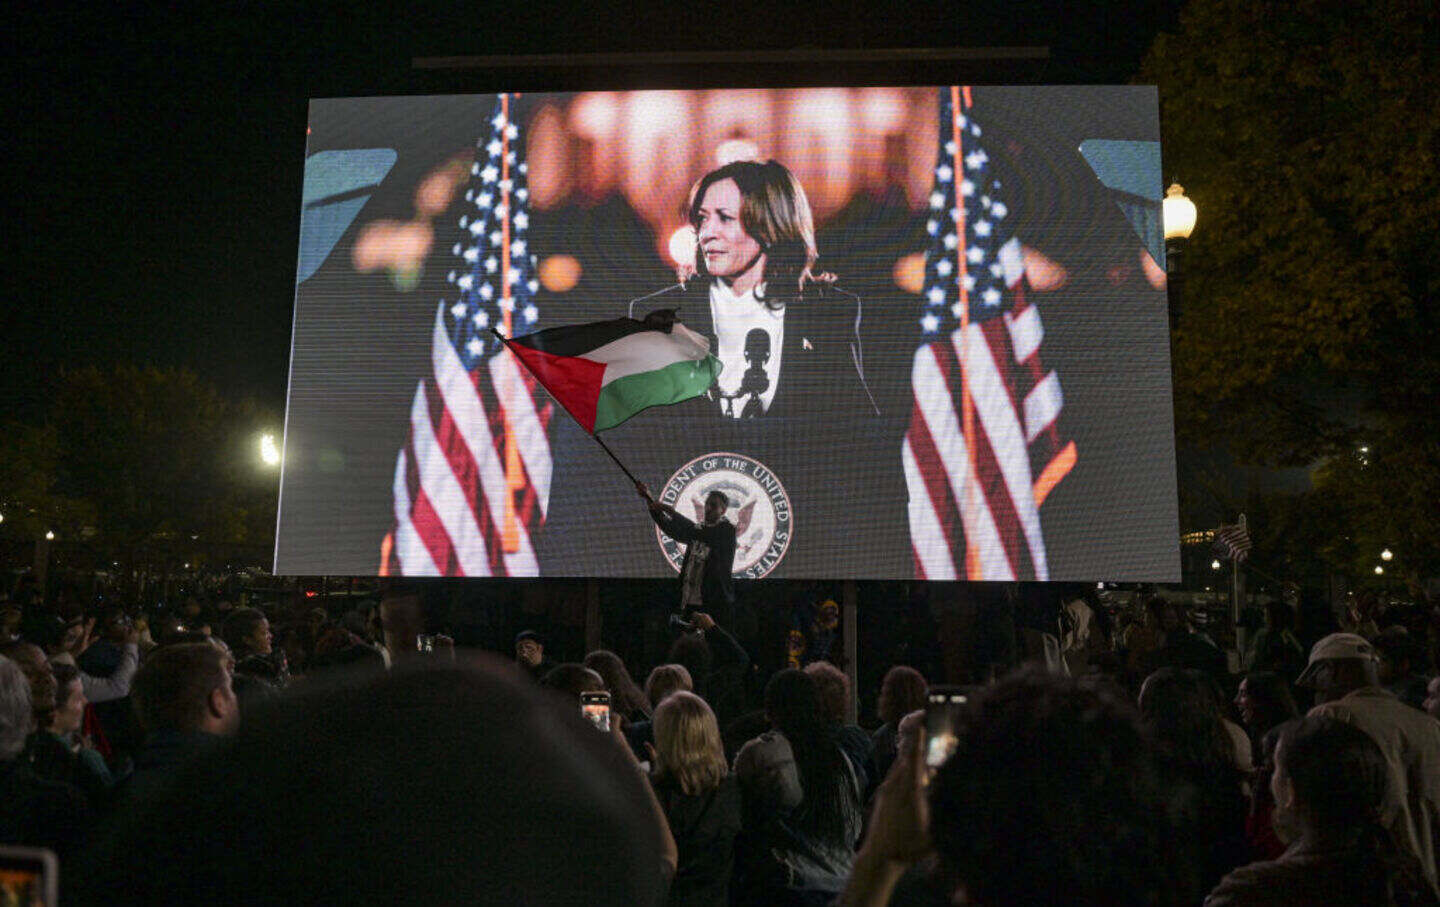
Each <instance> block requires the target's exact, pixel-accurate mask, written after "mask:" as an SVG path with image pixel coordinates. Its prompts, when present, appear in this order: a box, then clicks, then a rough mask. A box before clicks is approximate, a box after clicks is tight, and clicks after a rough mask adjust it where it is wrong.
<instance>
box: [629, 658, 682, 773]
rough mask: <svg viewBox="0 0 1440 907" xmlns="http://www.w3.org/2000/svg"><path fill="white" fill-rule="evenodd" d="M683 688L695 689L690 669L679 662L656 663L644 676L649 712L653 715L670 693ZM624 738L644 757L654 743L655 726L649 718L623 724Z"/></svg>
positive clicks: (640, 756)
mask: <svg viewBox="0 0 1440 907" xmlns="http://www.w3.org/2000/svg"><path fill="white" fill-rule="evenodd" d="M679 690H684V691H685V692H687V693H693V692H694V691H695V682H694V680H693V679H692V678H691V677H690V669H689V668H687V667H685V666H684V665H679V664H663V665H656V666H655V667H654V668H653V669H651V671H650V676H649V677H647V678H645V699H646V700H647V701H649V703H650V713H651V714H652V715H653V714H654V713H655V709H657V708H659V707H660V703H662V702H664V701H665V698H666V697H667V696H669V695H670V694H671V693H674V692H676V691H679ZM625 738H626V739H627V740H629V741H630V749H631V750H633V751H634V752H635V755H636V756H638V757H639V758H641V759H644V758H646V755H645V754H646V753H647V752H649V748H650V747H651V746H653V745H654V743H655V728H654V724H653V722H652V721H651V720H650V719H645V720H643V721H636V722H634V723H633V724H627V725H626V726H625Z"/></svg>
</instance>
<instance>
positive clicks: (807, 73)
mask: <svg viewBox="0 0 1440 907" xmlns="http://www.w3.org/2000/svg"><path fill="white" fill-rule="evenodd" d="M1179 5H1180V4H1179V0H1152V2H1148V3H1146V2H1141V0H1124V2H1113V3H1102V2H1094V0H1091V2H1083V3H1081V2H1069V3H1067V2H1062V0H1048V2H1010V3H990V4H985V5H976V4H966V5H962V4H956V3H943V2H934V0H920V2H905V3H902V4H897V5H895V6H892V5H891V4H889V3H886V4H884V5H883V6H882V5H879V4H865V3H860V2H854V0H852V2H848V3H829V4H800V3H788V2H778V3H777V2H766V3H757V2H751V0H745V2H738V3H736V2H732V3H725V4H718V5H713V6H704V5H700V4H693V3H692V4H683V5H681V4H670V5H664V6H660V5H649V6H647V5H639V4H621V3H616V2H600V3H590V4H559V3H549V2H526V3H519V4H514V5H511V4H503V5H502V4H490V5H485V4H473V3H472V4H466V5H464V6H458V7H456V8H451V9H448V10H446V9H442V8H439V7H431V8H429V9H425V10H422V9H421V6H420V5H418V4H411V5H398V4H396V5H390V4H383V5H377V6H376V7H374V8H371V9H366V8H364V7H363V6H362V5H359V4H315V3H312V4H306V5H304V6H303V7H298V6H297V9H298V10H299V11H298V12H289V11H288V10H287V11H284V12H282V11H281V7H280V6H279V5H276V6H275V7H274V8H272V10H266V11H259V10H247V11H246V12H244V13H243V14H230V13H229V12H226V13H225V14H219V13H215V14H214V15H213V16H211V15H209V14H210V13H212V12H214V10H213V9H206V10H205V13H206V14H207V15H205V16H204V17H200V16H195V15H178V14H171V13H165V12H158V11H152V12H146V13H134V12H130V11H121V10H120V9H119V8H118V6H117V7H115V8H112V5H110V4H87V5H85V6H87V7H93V9H87V10H85V13H84V14H83V15H82V14H81V13H80V11H79V10H77V11H76V12H72V13H57V12H55V11H54V9H52V8H47V7H46V6H45V5H42V4H26V5H25V7H26V8H25V9H24V11H23V12H20V13H18V14H12V16H14V21H13V24H12V29H13V31H12V34H13V35H14V36H15V40H14V42H13V44H14V50H13V54H14V56H13V57H12V58H11V59H10V60H8V61H7V68H8V69H9V70H10V78H8V79H7V80H6V81H7V83H8V84H9V85H10V86H13V87H12V88H11V90H8V91H6V92H5V94H6V95H7V96H9V97H10V98H11V104H12V105H13V108H12V110H11V112H10V114H9V115H8V116H7V117H6V122H7V124H8V125H9V130H8V132H9V135H8V139H9V140H8V141H7V142H6V143H5V146H6V148H7V151H8V152H9V153H8V154H7V158H8V163H9V167H8V170H9V174H8V177H9V178H8V179H7V181H6V182H7V184H8V185H9V187H10V192H11V193H13V195H14V197H15V198H16V200H17V201H18V205H14V206H12V207H11V211H12V215H11V216H12V218H13V219H12V221H11V223H10V224H9V229H8V230H7V231H6V232H7V234H8V235H9V236H10V237H11V238H12V245H11V248H10V250H9V255H8V256H7V260H6V267H5V269H4V273H5V282H6V287H5V303H4V305H3V309H0V311H3V312H4V316H3V322H0V325H3V332H4V333H3V335H4V339H5V345H6V354H5V355H4V356H3V357H0V388H3V390H4V394H5V401H6V412H7V417H18V418H25V419H39V418H42V417H43V415H44V412H45V407H46V401H47V399H48V397H49V392H50V389H51V387H52V386H53V381H54V378H55V376H56V374H57V373H58V371H59V370H60V369H61V368H63V367H65V366H66V365H84V364H89V363H98V364H106V363H111V362H130V363H136V364H155V365H162V366H168V365H180V366H187V367H190V368H193V369H195V370H196V371H198V372H199V373H200V374H201V375H202V376H204V377H205V378H207V379H209V380H211V381H213V382H215V383H216V384H217V385H219V386H220V387H221V388H222V389H223V390H224V392H225V393H226V394H227V396H232V397H238V396H244V395H253V396H256V397H259V398H260V399H261V401H262V402H264V403H265V404H267V405H269V406H271V407H273V408H275V409H276V410H277V411H278V410H280V409H281V408H282V407H283V405H284V397H285V387H286V380H287V368H288V358H289V342H290V321H291V310H292V305H293V301H294V279H295V261H296V242H297V237H298V229H299V209H300V190H301V179H302V167H303V162H304V151H305V124H306V102H307V99H308V98H311V97H337V96H347V95H350V96H358V95H374V94H421V93H441V92H463V91H496V90H565V89H579V88H606V87H615V88H621V87H637V82H645V83H647V85H648V86H649V87H662V86H675V87H684V86H687V85H698V84H702V83H703V84H730V85H747V84H756V81H755V80H756V79H757V78H764V77H765V74H761V73H757V72H755V71H748V72H747V71H743V70H741V69H739V68H736V69H734V70H733V72H724V71H718V72H717V71H716V67H714V66H702V67H694V66H691V67H686V68H680V69H676V70H672V71H670V72H666V71H650V72H645V73H640V74H637V73H633V72H631V73H623V72H615V71H601V70H595V69H588V70H551V71H546V72H531V71H523V72H520V71H498V70H488V71H483V72H474V71H472V72H466V73H455V72H447V73H435V72H430V71H420V70H416V69H415V68H413V67H412V59H413V58H416V57H431V56H445V55H482V54H483V55H493V54H518V53H558V52H578V53H585V52H592V53H593V52H607V53H614V52H629V51H645V52H655V51H666V50H670V51H695V50H722V51H741V50H757V49H787V48H792V47H807V46H808V47H816V48H823V49H849V48H864V49H871V50H874V49H881V48H897V47H958V46H989V47H996V46H1028V47H1034V46H1043V47H1048V48H1049V49H1050V59H1049V60H1048V61H1046V62H1034V61H1031V62H1028V63H1024V64H1014V65H1012V66H1011V67H1008V68H1007V67H1005V66H1000V65H993V66H990V65H987V67H986V68H985V70H984V71H983V72H982V73H981V74H978V75H977V74H975V73H971V74H969V78H967V79H966V80H967V81H974V82H978V83H984V82H992V83H995V82H1021V83H1034V82H1053V83H1116V82H1127V81H1129V80H1130V78H1131V76H1132V75H1133V73H1134V71H1135V69H1136V68H1137V66H1138V63H1139V60H1140V58H1141V56H1142V55H1143V54H1144V52H1145V49H1146V48H1147V47H1148V45H1149V43H1150V41H1151V39H1152V38H1153V36H1154V35H1155V33H1156V32H1157V31H1158V30H1160V29H1173V28H1174V23H1175V17H1176V13H1177V9H1178V6H1179ZM897 8H898V9H900V10H903V12H900V11H897ZM835 69H836V68H834V67H830V68H822V67H818V66H813V65H812V66H808V67H800V68H796V69H794V70H793V71H787V74H793V77H794V79H795V80H796V81H797V83H804V84H821V83H823V82H824V81H825V80H826V79H827V78H830V76H829V73H830V72H831V71H832V70H835ZM949 74H950V73H948V72H945V71H943V70H938V71H937V70H934V69H931V70H923V71H922V70H919V69H914V68H912V69H906V68H904V67H895V66H889V67H883V68H879V69H870V70H864V69H852V70H844V71H840V74H839V77H838V78H832V79H831V82H832V84H846V83H858V82H860V81H872V82H874V83H876V84H885V83H891V84H894V83H900V82H908V83H917V82H929V83H939V82H944V81H949V80H948V79H946V78H945V76H946V75H949Z"/></svg>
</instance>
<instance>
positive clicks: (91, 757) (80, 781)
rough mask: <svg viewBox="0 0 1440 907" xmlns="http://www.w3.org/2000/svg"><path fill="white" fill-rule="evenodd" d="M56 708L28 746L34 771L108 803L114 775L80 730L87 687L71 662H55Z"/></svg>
mask: <svg viewBox="0 0 1440 907" xmlns="http://www.w3.org/2000/svg"><path fill="white" fill-rule="evenodd" d="M54 677H55V708H54V709H53V710H52V711H50V713H49V714H48V716H46V720H45V723H44V724H40V725H38V726H37V727H36V730H35V733H34V734H32V735H31V737H30V743H29V745H28V746H27V747H26V758H27V759H29V760H30V765H31V768H32V769H33V770H34V772H35V774H37V775H39V776H40V777H42V778H50V779H52V780H55V781H64V782H66V783H67V784H73V785H74V786H76V787H78V788H79V789H80V790H81V791H82V792H83V793H84V794H85V796H86V798H87V799H88V800H89V802H90V805H91V806H92V807H94V808H101V807H103V806H105V805H106V803H107V802H108V799H109V795H110V790H111V788H113V787H114V786H115V779H114V778H113V777H112V775H111V773H110V767H109V766H108V765H106V764H105V759H104V758H103V757H102V756H101V755H100V754H99V753H98V752H96V751H95V749H94V748H93V747H92V746H90V744H89V741H88V740H87V739H86V738H85V737H84V736H83V735H82V734H81V725H82V723H83V722H84V718H85V706H86V699H85V689H84V687H83V685H82V684H81V682H80V669H79V668H77V667H75V666H74V665H72V664H65V663H61V664H57V665H55V666H54Z"/></svg>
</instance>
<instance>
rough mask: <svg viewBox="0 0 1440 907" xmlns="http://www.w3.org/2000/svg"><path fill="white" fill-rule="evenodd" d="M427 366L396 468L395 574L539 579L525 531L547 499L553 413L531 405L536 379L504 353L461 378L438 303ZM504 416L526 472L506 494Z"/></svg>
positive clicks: (540, 513)
mask: <svg viewBox="0 0 1440 907" xmlns="http://www.w3.org/2000/svg"><path fill="white" fill-rule="evenodd" d="M431 365H432V368H433V373H432V376H431V377H429V378H426V379H423V380H422V381H421V382H420V384H419V386H418V387H417V388H416V390H415V398H414V401H413V402H412V404H411V408H410V439H409V441H408V442H407V443H406V445H405V448H404V449H403V450H402V451H401V452H400V455H399V457H398V458H397V460H396V465H395V480H394V489H393V493H394V501H395V534H394V542H393V548H392V550H391V560H392V564H391V566H392V567H393V572H395V573H397V574H402V575H405V576H538V575H539V573H540V568H539V563H538V561H537V560H536V556H535V549H534V545H533V544H532V541H531V533H532V532H533V530H534V529H535V527H537V526H538V525H540V524H541V523H542V522H543V521H544V518H545V513H546V508H547V507H548V505H549V500H550V482H551V474H552V460H551V455H550V443H549V440H548V436H547V431H546V430H547V426H548V424H549V419H550V414H551V406H550V405H549V404H548V403H547V404H546V405H544V406H543V407H540V408H537V407H536V406H535V396H534V395H535V382H534V379H533V378H531V377H530V376H529V375H528V374H526V373H525V372H524V371H523V370H522V369H518V368H517V367H516V365H515V362H514V360H513V358H512V357H511V355H510V353H508V352H504V351H502V352H501V353H499V354H498V355H495V356H492V357H490V358H489V359H487V360H486V361H485V363H484V364H483V365H482V366H481V367H480V368H477V369H476V370H475V371H474V372H469V371H467V370H466V369H465V367H464V365H463V364H462V363H461V361H460V358H459V357H458V356H457V355H456V353H455V347H454V345H453V344H452V343H451V340H450V337H449V336H448V334H447V333H446V330H445V312H444V306H443V305H442V306H440V307H439V308H438V309H437V311H436V317H435V331H434V336H433V339H432V343H431ZM505 389H508V394H506V393H505ZM502 394H504V398H503V399H502ZM507 416H508V419H509V423H510V426H511V429H512V431H513V433H514V437H513V438H512V440H513V441H514V442H515V443H516V444H517V445H518V448H519V451H520V459H521V463H522V466H523V471H524V481H523V483H521V484H520V486H519V487H517V488H513V489H512V488H510V487H508V485H507V482H506V477H505V465H504V432H505V424H506V419H507ZM506 495H513V496H514V498H513V505H514V510H515V513H516V514H517V523H518V528H519V533H518V539H519V542H518V545H516V546H515V550H513V551H505V550H504V547H505V546H504V544H503V542H502V527H501V521H502V520H503V519H504V514H505V503H506V499H505V496H506Z"/></svg>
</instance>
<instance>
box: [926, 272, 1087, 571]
mask: <svg viewBox="0 0 1440 907" xmlns="http://www.w3.org/2000/svg"><path fill="white" fill-rule="evenodd" d="M1007 276H1008V275H1007ZM1025 286H1026V285H1025V282H1024V274H1023V270H1022V271H1021V272H1020V274H1019V275H1017V277H1016V279H1015V282H1014V283H1013V284H1011V285H1010V287H1009V292H1010V293H1011V294H1013V297H1014V299H1015V304H1014V306H1013V307H1012V309H1011V310H1010V311H1009V312H1007V313H1005V314H1004V315H1001V316H999V317H996V318H990V319H987V320H985V321H981V322H975V323H971V324H969V325H968V326H966V327H965V328H964V329H963V330H957V331H955V332H953V333H952V334H951V335H950V336H949V337H948V338H946V339H944V340H938V341H935V342H933V343H929V344H927V345H925V346H922V347H920V348H919V349H918V350H916V351H915V358H914V362H913V366H912V372H911V382H912V386H913V388H914V393H915V399H914V407H913V410H912V412H911V420H910V428H909V430H908V431H907V432H906V434H905V442H904V445H903V448H902V458H903V466H904V470H905V478H906V483H907V485H908V487H909V491H910V501H909V520H910V538H911V543H912V547H913V552H914V557H915V569H916V575H917V576H919V577H920V578H923V579H931V580H953V579H969V580H1017V579H1018V580H1047V579H1049V576H1050V571H1049V566H1048V564H1047V562H1046V554H1045V539H1044V534H1043V532H1042V529H1041V524H1040V512H1039V507H1040V502H1041V501H1042V500H1043V498H1044V495H1045V493H1047V492H1048V490H1049V486H1048V484H1046V483H1045V482H1042V481H1041V478H1042V476H1045V475H1046V474H1047V469H1048V468H1049V467H1050V466H1051V464H1052V463H1055V462H1057V461H1059V460H1061V459H1063V458H1064V457H1065V456H1067V455H1068V456H1073V447H1069V446H1067V445H1062V444H1061V443H1060V436H1059V433H1058V430H1057V426H1056V422H1057V419H1058V418H1059V415H1060V411H1061V409H1062V407H1063V404H1064V401H1063V398H1062V396H1061V393H1060V382H1059V379H1058V377H1057V376H1056V374H1055V373H1054V372H1053V371H1049V370H1047V369H1045V367H1044V365H1043V363H1042V362H1041V359H1040V346H1041V341H1042V340H1043V338H1044V330H1043V327H1042V325H1041V322H1040V313H1039V310H1037V309H1036V308H1035V307H1034V306H1033V305H1030V304H1029V302H1028V301H1026V299H1025ZM962 361H963V362H964V365H965V367H964V369H963V370H962V368H961V363H962ZM962 371H963V373H964V374H965V375H966V376H967V377H968V379H969V396H970V400H971V405H972V406H973V407H974V412H975V415H976V416H977V418H976V419H975V420H974V428H973V437H972V439H971V443H970V445H969V446H968V447H967V444H966V439H965V437H964V432H963V429H962V425H961V416H960V414H961V412H962V405H963V403H962V394H963V392H964V391H963V389H962V378H961V375H962ZM1050 472H1053V470H1050ZM967 495H968V496H969V497H968V501H967Z"/></svg>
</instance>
